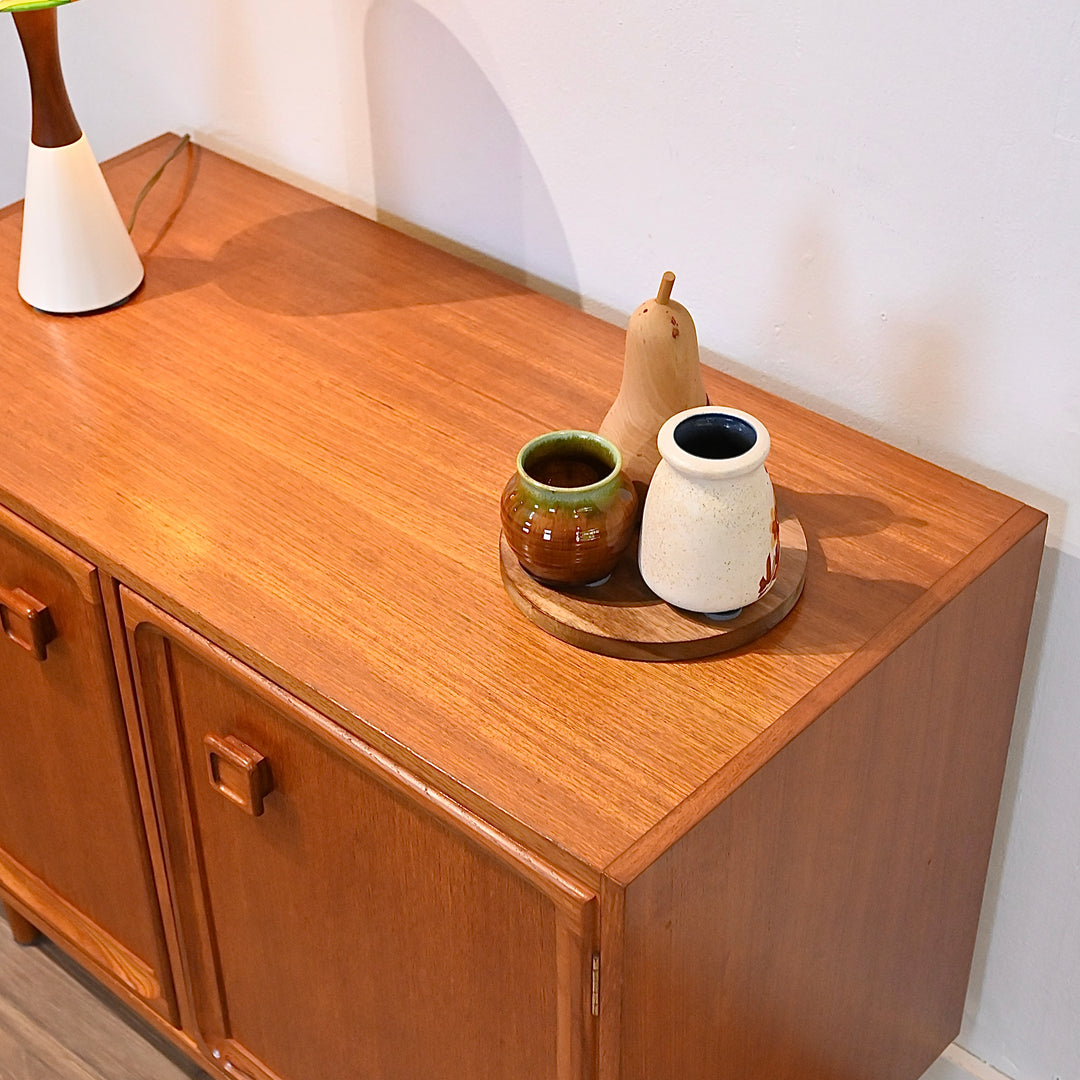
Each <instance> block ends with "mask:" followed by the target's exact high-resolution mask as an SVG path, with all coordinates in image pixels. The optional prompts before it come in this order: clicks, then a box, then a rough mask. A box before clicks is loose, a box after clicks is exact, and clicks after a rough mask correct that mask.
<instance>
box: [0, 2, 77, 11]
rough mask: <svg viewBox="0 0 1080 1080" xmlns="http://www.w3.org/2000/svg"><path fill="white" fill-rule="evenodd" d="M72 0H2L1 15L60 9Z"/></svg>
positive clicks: (0, 5) (0, 4)
mask: <svg viewBox="0 0 1080 1080" xmlns="http://www.w3.org/2000/svg"><path fill="white" fill-rule="evenodd" d="M70 3H72V0H0V13H2V12H5V11H37V10H38V8H51V7H59V6H60V5H61V4H70Z"/></svg>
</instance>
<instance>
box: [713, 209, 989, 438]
mask: <svg viewBox="0 0 1080 1080" xmlns="http://www.w3.org/2000/svg"><path fill="white" fill-rule="evenodd" d="M784 254H785V258H784V259H783V260H782V262H781V271H780V274H779V279H778V282H777V286H776V291H775V293H774V295H773V297H772V300H771V303H770V304H769V305H768V308H767V310H768V312H769V315H770V321H769V324H768V327H767V329H766V330H765V334H764V338H763V340H764V341H765V342H767V344H766V345H765V347H764V349H763V353H764V359H765V360H766V361H767V363H768V366H769V367H770V368H771V370H772V371H773V372H775V373H776V374H777V375H779V377H780V378H781V379H782V380H783V381H784V382H785V383H789V382H790V383H791V384H793V385H794V386H796V387H797V386H806V387H812V388H814V391H816V392H820V393H821V394H822V404H821V405H811V407H812V408H819V409H820V411H823V412H826V413H828V414H830V415H833V416H837V418H838V419H843V420H845V422H848V423H853V424H854V426H855V427H858V428H860V429H861V430H864V431H869V432H870V433H871V434H874V435H877V436H878V437H881V438H884V439H885V440H886V441H887V442H892V443H895V444H897V445H900V446H902V447H903V448H904V449H907V450H909V451H912V452H915V453H925V452H926V449H927V446H928V445H929V440H928V438H927V436H929V439H933V438H934V437H935V436H936V433H938V432H942V431H950V430H955V429H957V428H963V427H964V426H965V425H966V424H968V423H971V422H972V419H973V418H972V417H971V410H970V401H971V393H970V391H971V387H970V379H971V377H972V376H971V372H970V369H971V366H972V365H971V356H972V355H973V354H976V353H977V351H978V347H979V344H980V342H979V338H980V329H979V328H980V326H981V325H982V323H983V322H984V313H982V312H980V311H979V310H978V303H977V301H976V300H975V299H974V298H973V297H972V296H971V295H970V294H969V293H968V291H967V290H966V289H965V288H964V285H963V283H962V282H961V283H960V285H959V287H956V288H953V289H952V290H951V291H950V293H949V295H947V296H942V297H939V298H937V299H935V300H933V301H932V305H931V307H930V310H928V311H927V310H920V311H919V312H918V313H917V314H915V315H912V314H911V313H909V312H907V311H904V310H902V309H901V310H893V309H889V308H886V307H885V306H884V305H883V306H881V307H879V308H878V310H876V311H875V310H874V309H873V307H871V305H872V304H873V303H874V302H875V300H874V296H873V294H869V295H867V296H863V295H861V292H862V289H861V286H860V283H859V282H858V281H853V280H852V271H851V269H850V267H848V266H846V265H845V260H844V257H843V250H842V241H841V238H840V237H839V236H838V235H837V230H836V229H833V228H830V227H829V223H828V221H827V219H826V217H825V215H824V214H823V213H822V212H820V211H819V210H816V209H813V208H805V209H804V210H803V212H802V213H801V215H800V216H799V218H798V219H797V220H796V221H795V222H794V223H793V225H792V226H791V228H790V231H789V237H788V239H787V243H786V245H785V248H784ZM849 298H853V299H856V300H858V301H859V306H860V308H861V310H860V312H859V314H858V316H857V317H853V316H852V314H851V312H849V311H848V310H846V307H845V303H846V300H847V299H849ZM856 318H857V320H858V321H857V322H856ZM719 366H726V365H719ZM751 378H752V381H755V382H758V383H760V382H761V379H760V377H754V376H751ZM841 387H842V388H843V397H844V400H846V401H847V402H848V403H850V404H851V405H853V406H854V409H855V414H854V415H855V416H856V417H857V419H855V420H854V421H852V420H850V419H846V418H844V417H843V416H839V415H838V414H837V409H836V406H835V405H830V404H828V403H829V402H831V401H832V400H834V399H835V397H836V392H837V388H841ZM787 396H791V397H792V398H793V399H794V400H800V399H799V397H798V395H797V392H793V393H791V394H788V395H787ZM804 400H805V399H804ZM869 412H877V413H878V414H879V415H881V416H884V417H887V419H886V420H884V421H867V419H866V418H865V417H866V414H867V413H869Z"/></svg>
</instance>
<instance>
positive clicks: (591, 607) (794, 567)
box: [499, 510, 806, 660]
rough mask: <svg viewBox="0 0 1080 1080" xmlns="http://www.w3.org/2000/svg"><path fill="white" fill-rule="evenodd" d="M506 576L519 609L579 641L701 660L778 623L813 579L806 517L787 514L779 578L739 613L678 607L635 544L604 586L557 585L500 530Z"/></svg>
mask: <svg viewBox="0 0 1080 1080" xmlns="http://www.w3.org/2000/svg"><path fill="white" fill-rule="evenodd" d="M499 555H500V558H501V562H502V579H503V584H504V585H505V586H506V591H507V592H508V593H509V594H510V598H511V599H512V600H513V601H514V603H515V604H516V605H517V606H518V608H519V609H520V610H521V611H522V612H523V613H524V614H525V615H527V616H528V617H529V618H530V619H531V620H532V621H533V622H534V623H536V625H537V626H539V627H540V628H541V629H543V630H546V631H547V632H548V633H549V634H553V635H554V636H555V637H557V638H561V639H562V640H563V641H567V642H569V643H570V644H571V645H577V646H579V647H580V648H582V649H588V650H590V651H591V652H597V653H603V654H604V655H605V656H617V657H621V658H622V659H625V660H693V659H697V658H699V657H703V656H715V655H716V654H717V653H722V652H728V651H729V650H731V649H737V648H739V646H741V645H746V644H747V643H748V642H751V641H754V640H755V639H756V638H759V637H761V635H762V634H764V633H766V632H767V631H769V630H771V629H772V628H773V627H774V626H776V624H777V623H778V622H780V620H781V619H782V618H783V617H784V616H785V615H786V614H787V613H788V612H789V611H790V610H791V609H792V608H793V607H794V606H795V602H796V601H797V600H798V599H799V596H800V594H801V593H802V588H803V582H804V581H805V580H806V534H805V533H804V532H803V528H802V525H801V524H799V519H798V518H797V517H795V516H794V515H791V514H788V515H786V516H785V515H784V514H783V510H781V519H780V571H779V573H778V574H777V578H776V583H775V584H774V585H773V587H772V588H771V589H770V590H769V591H768V592H767V593H766V594H765V595H764V596H763V597H762V598H761V599H760V600H758V601H756V602H755V603H753V604H748V605H747V606H746V607H745V608H743V610H742V612H741V613H740V614H739V615H737V616H736V617H735V618H733V619H730V620H728V621H720V620H717V619H714V618H711V617H710V616H708V615H698V614H695V613H694V612H691V611H682V610H680V609H678V608H673V607H672V606H671V605H670V604H667V603H665V602H664V601H663V600H661V599H660V598H659V597H658V596H657V595H656V594H655V593H654V592H652V590H650V589H649V587H648V585H646V584H645V582H644V581H643V580H642V578H641V574H640V572H639V571H638V565H637V543H636V542H635V543H632V544H631V545H630V547H629V548H628V549H627V551H626V554H625V555H623V558H622V561H621V562H620V563H619V565H618V566H617V567H616V568H615V571H614V573H613V574H612V575H611V577H610V578H609V579H608V580H607V581H606V582H604V584H603V585H594V586H582V587H578V588H566V589H554V588H551V587H550V586H548V585H542V584H541V583H540V582H539V581H537V580H536V578H534V577H532V576H531V575H530V574H528V573H527V572H526V571H525V570H524V569H523V568H522V566H521V563H519V562H518V561H517V557H516V556H515V555H514V553H513V552H512V551H511V550H510V545H509V544H507V542H506V537H505V536H500V537H499Z"/></svg>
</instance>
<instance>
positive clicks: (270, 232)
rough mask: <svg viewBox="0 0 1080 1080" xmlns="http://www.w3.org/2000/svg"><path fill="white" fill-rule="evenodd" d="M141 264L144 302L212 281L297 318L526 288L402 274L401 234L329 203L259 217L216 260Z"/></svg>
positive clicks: (465, 277) (241, 299) (469, 275)
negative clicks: (285, 268) (395, 233)
mask: <svg viewBox="0 0 1080 1080" xmlns="http://www.w3.org/2000/svg"><path fill="white" fill-rule="evenodd" d="M358 223H359V225H360V227H357V226H358ZM410 243H412V241H410ZM286 266H287V267H288V273H287V274H286V273H282V267H286ZM146 267H147V273H146V277H147V281H146V287H145V289H144V291H143V294H142V296H141V299H142V300H143V302H146V301H149V300H153V299H157V298H160V297H163V296H168V295H171V294H174V293H178V292H184V291H186V290H189V289H194V288H198V287H200V286H202V285H206V284H209V283H211V282H212V283H213V284H215V285H216V286H217V287H218V288H219V289H221V290H222V291H223V292H224V293H226V294H227V295H228V296H229V297H231V298H232V299H233V300H235V301H236V302H237V303H238V304H243V305H244V306H245V307H249V308H255V309H258V310H261V311H266V312H270V313H272V314H276V315H288V316H298V317H313V316H318V315H345V314H349V313H354V312H364V311H382V310H388V309H394V308H406V307H415V306H418V305H423V304H447V303H452V302H455V301H461V300H473V299H478V298H481V297H485V296H505V295H510V294H513V293H516V292H521V291H523V289H524V286H521V285H518V284H515V283H514V282H511V281H508V280H501V279H498V278H494V277H492V275H490V274H489V273H486V272H484V271H481V270H480V269H478V268H474V267H467V266H455V267H454V268H453V272H452V273H450V272H446V273H437V272H432V273H426V274H424V275H422V276H421V275H417V274H415V273H409V274H403V273H401V238H400V237H398V236H395V235H394V234H393V232H391V231H390V230H388V229H385V228H383V227H381V226H378V225H375V224H374V223H372V222H369V221H367V219H364V218H359V219H358V218H357V217H356V215H355V214H353V213H352V212H351V211H349V210H345V209H343V208H342V207H339V206H332V205H327V206H320V207H317V208H316V209H314V210H304V211H300V212H298V213H294V214H282V215H279V216H278V217H273V218H268V219H267V220H265V221H261V222H259V223H258V224H257V225H253V226H251V227H250V228H248V229H244V230H243V231H241V232H239V233H237V234H236V235H235V236H233V237H231V238H230V239H229V240H227V241H226V242H225V243H224V244H223V245H222V246H221V247H220V248H219V249H218V252H217V254H216V255H215V256H214V258H213V259H209V260H202V259H177V258H168V257H156V256H151V257H150V258H148V259H147V263H146ZM395 268H396V271H395Z"/></svg>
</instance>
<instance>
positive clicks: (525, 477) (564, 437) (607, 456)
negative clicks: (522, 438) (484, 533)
mask: <svg viewBox="0 0 1080 1080" xmlns="http://www.w3.org/2000/svg"><path fill="white" fill-rule="evenodd" d="M555 448H565V449H574V450H577V451H578V452H579V453H580V452H581V451H587V452H590V453H593V454H597V453H598V452H599V456H600V457H601V458H602V460H604V461H605V462H607V461H610V462H611V463H612V464H611V469H610V470H609V471H608V472H607V473H606V474H605V475H604V476H602V477H601V478H600V479H599V480H596V481H594V482H593V483H591V484H584V485H582V486H581V487H557V486H556V485H554V484H545V483H543V482H542V481H540V480H537V479H535V478H534V477H533V476H531V475H530V474H529V472H528V470H527V469H526V462H527V461H528V460H529V459H530V458H532V457H534V456H535V455H536V454H537V452H538V451H540V450H544V449H555ZM621 472H622V454H621V453H619V448H618V447H617V446H616V445H615V444H614V443H613V442H612V441H611V440H610V439H605V438H604V437H603V436H602V435H597V434H596V432H594V431H579V430H577V429H575V428H567V429H565V430H562V431H547V432H545V433H544V434H543V435H537V436H536V438H535V439H530V440H529V441H528V442H527V443H526V444H525V445H524V446H523V447H522V448H521V449H520V450H519V451H518V456H517V473H518V476H519V477H520V479H521V481H522V483H524V484H526V485H527V486H528V487H530V488H533V489H535V490H536V491H541V492H543V493H544V494H545V495H546V496H548V497H549V498H551V499H552V500H554V501H557V502H571V501H573V502H577V501H579V500H580V498H581V496H582V495H592V494H599V493H600V492H602V491H603V490H604V489H605V488H609V487H611V486H612V484H614V483H616V482H617V481H618V479H619V474H620V473H621Z"/></svg>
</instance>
